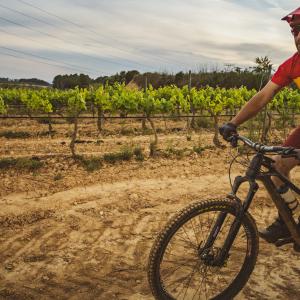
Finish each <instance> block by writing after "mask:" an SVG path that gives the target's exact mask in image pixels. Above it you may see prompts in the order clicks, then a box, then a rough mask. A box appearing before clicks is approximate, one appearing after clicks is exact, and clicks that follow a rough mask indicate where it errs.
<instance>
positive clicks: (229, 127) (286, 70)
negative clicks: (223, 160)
mask: <svg viewBox="0 0 300 300" xmlns="http://www.w3.org/2000/svg"><path fill="white" fill-rule="evenodd" d="M282 20H285V21H287V22H288V24H289V26H290V27H291V32H292V34H293V36H294V41H295V45H296V48H297V52H296V53H295V54H294V55H293V56H292V57H290V58H289V59H287V60H286V61H285V62H284V63H282V64H281V65H280V66H279V68H278V69H277V71H276V72H275V74H274V75H273V77H272V79H271V80H270V81H269V82H268V83H267V84H266V85H265V87H264V88H263V89H262V90H260V91H259V92H258V93H257V94H256V95H254V96H253V97H252V98H251V99H250V101H249V102H247V103H246V104H245V105H244V106H243V107H242V109H241V110H240V111H239V112H238V114H237V115H236V116H235V117H234V118H233V119H232V120H231V121H230V122H229V123H227V124H224V125H223V126H222V127H220V133H221V135H222V136H223V138H224V139H225V140H227V141H228V140H230V138H231V136H232V135H233V134H236V133H237V127H238V126H239V125H241V124H242V123H244V122H245V121H247V120H249V119H250V118H252V117H254V116H255V115H256V114H257V113H258V112H259V111H261V110H262V108H263V107H264V106H266V105H267V104H268V103H269V102H270V101H271V100H272V98H273V97H274V96H275V94H276V93H277V92H278V91H279V90H280V89H281V88H283V87H285V86H287V85H289V84H290V83H291V82H294V83H295V84H296V85H297V87H298V88H300V7H299V8H297V9H296V10H294V11H292V12H291V13H290V14H288V15H287V16H285V17H284V18H282ZM283 146H286V147H293V148H296V149H300V126H298V127H297V128H296V129H295V130H294V131H292V133H291V134H290V135H289V136H288V138H287V139H286V141H285V142H284V144H283ZM273 159H274V161H275V163H274V164H275V167H276V169H277V170H278V171H279V172H280V173H282V174H283V175H285V176H286V177H289V173H290V171H291V170H292V169H293V168H294V167H295V166H296V165H298V164H299V160H297V159H295V158H284V159H283V158H282V157H281V156H280V155H277V156H275V157H274V158H273ZM272 180H273V182H274V184H275V185H276V187H277V188H278V191H279V193H281V195H282V197H283V199H284V200H285V201H286V203H287V205H288V207H289V208H290V210H291V212H292V214H293V216H294V217H295V219H298V220H299V223H300V204H299V202H298V200H297V199H296V198H295V196H294V194H293V193H292V192H291V191H290V190H289V189H288V188H287V187H286V186H284V185H283V182H282V181H281V180H280V179H278V178H277V177H276V178H272ZM259 234H260V237H261V238H263V239H265V240H266V241H268V242H270V243H275V242H276V241H277V240H279V239H285V238H289V237H290V232H289V230H288V229H287V227H286V225H285V223H284V222H283V220H282V218H281V217H280V215H279V214H278V217H277V218H276V220H275V221H274V223H273V224H271V225H270V226H269V227H267V228H266V229H263V230H259Z"/></svg>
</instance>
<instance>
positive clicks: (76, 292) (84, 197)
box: [0, 174, 300, 299]
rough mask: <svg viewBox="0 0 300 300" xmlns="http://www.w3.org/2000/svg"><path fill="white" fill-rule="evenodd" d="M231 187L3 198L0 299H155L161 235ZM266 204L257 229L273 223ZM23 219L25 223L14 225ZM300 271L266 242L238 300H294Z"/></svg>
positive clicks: (119, 187) (199, 181)
mask: <svg viewBox="0 0 300 300" xmlns="http://www.w3.org/2000/svg"><path fill="white" fill-rule="evenodd" d="M228 186H229V185H228V178H227V175H221V176H218V177H217V181H216V175H215V174H210V175H206V176H201V178H199V177H190V178H166V179H164V180H161V179H140V180H137V179H133V180H128V181H122V182H115V183H110V184H97V185H92V186H87V187H78V188H74V189H72V190H68V191H64V192H59V193H56V194H53V195H51V196H47V197H39V198H34V194H32V195H30V194H28V195H25V194H19V195H16V194H15V195H9V196H6V197H3V198H0V204H1V208H2V210H1V212H0V220H2V219H1V218H3V220H4V218H6V219H5V220H6V221H3V225H5V226H2V227H1V228H0V233H1V234H0V236H1V241H2V243H1V245H0V253H1V254H0V262H1V266H0V274H1V275H0V281H1V285H0V286H1V287H0V297H3V298H5V297H6V298H8V299H9V298H11V299H41V295H43V299H53V298H56V299H80V298H82V299H152V297H151V295H150V291H149V288H148V284H147V279H146V264H147V258H148V254H149V251H150V247H151V246H152V243H153V238H154V237H155V235H156V234H157V232H158V231H159V230H160V228H162V226H163V225H164V224H165V222H166V220H167V219H168V218H169V217H170V216H171V215H172V214H173V213H174V212H175V211H177V210H179V209H180V208H182V207H184V206H185V205H187V204H188V203H190V202H191V201H195V200H197V199H207V198H213V197H216V195H219V196H224V195H225V194H226V192H228ZM30 197H33V198H32V199H30V200H29V199H28V198H30ZM263 200H265V194H264V193H260V194H259V195H258V201H257V203H258V204H257V205H256V206H255V205H253V208H252V211H253V212H254V215H255V217H256V219H257V220H258V223H259V224H260V225H263V224H264V220H266V219H267V220H270V218H271V216H273V215H274V211H271V210H270V208H269V207H268V206H267V205H265V204H261V203H262V201H263ZM49 211H51V214H46V212H49ZM37 214H38V215H39V214H40V216H44V218H36V217H34V216H35V215H37ZM19 216H23V218H21V220H22V222H9V220H10V219H11V220H18V217H19ZM24 216H26V217H24ZM299 270H300V261H299V256H297V255H296V254H294V253H293V252H292V250H291V249H290V247H288V246H286V247H285V248H282V249H276V248H274V247H273V246H271V245H267V244H265V243H263V242H261V251H260V256H259V260H258V263H257V266H256V268H255V270H254V273H253V275H252V276H251V279H250V281H249V283H248V285H247V286H246V287H245V289H244V291H243V292H242V293H241V295H239V297H238V298H237V299H271V298H272V299H275V298H276V299H283V298H287V297H288V299H297V298H293V297H295V295H299V293H300V288H299ZM281 297H282V298H281Z"/></svg>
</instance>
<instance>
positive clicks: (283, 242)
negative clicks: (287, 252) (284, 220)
mask: <svg viewBox="0 0 300 300" xmlns="http://www.w3.org/2000/svg"><path fill="white" fill-rule="evenodd" d="M293 242H294V240H293V238H292V237H288V238H284V239H279V240H277V241H276V242H275V243H274V245H275V246H276V247H281V246H283V245H286V244H290V243H293Z"/></svg>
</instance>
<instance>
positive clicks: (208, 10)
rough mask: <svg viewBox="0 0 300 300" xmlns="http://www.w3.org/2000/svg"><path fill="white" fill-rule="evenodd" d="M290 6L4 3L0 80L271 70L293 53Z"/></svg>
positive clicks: (88, 0)
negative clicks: (268, 65)
mask: <svg viewBox="0 0 300 300" xmlns="http://www.w3.org/2000/svg"><path fill="white" fill-rule="evenodd" d="M298 6H300V5H299V2H298V1H295V0H293V1H292V0H209V1H207V0H184V1H183V0H151V1H148V0H147V1H146V0H51V1H40V0H39V1H38V0H1V1H0V37H1V38H0V65H1V68H0V77H8V78H12V79H16V78H39V79H43V80H46V81H48V82H52V80H53V78H54V76H56V75H58V74H74V73H84V74H88V75H89V76H90V77H91V78H97V77H99V76H103V75H112V74H115V73H117V72H120V71H128V70H138V71H139V72H141V73H144V72H154V71H158V72H168V73H174V74H175V73H177V72H179V71H183V72H187V71H188V70H192V71H193V72H198V71H200V70H218V69H224V68H230V67H232V66H237V67H249V66H253V65H254V61H255V58H256V57H262V56H266V55H267V56H268V57H269V58H270V59H271V62H272V63H273V64H274V67H275V68H276V67H278V65H280V64H281V63H282V62H283V61H284V60H286V59H287V58H289V57H290V56H291V55H292V54H293V53H295V51H296V48H295V46H294V41H293V37H292V35H291V33H290V29H289V26H288V24H287V23H286V22H285V21H281V20H280V19H281V18H282V17H284V16H285V15H287V14H288V13H289V12H291V11H293V10H294V9H296V8H297V7H298Z"/></svg>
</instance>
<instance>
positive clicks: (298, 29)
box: [291, 24, 300, 37]
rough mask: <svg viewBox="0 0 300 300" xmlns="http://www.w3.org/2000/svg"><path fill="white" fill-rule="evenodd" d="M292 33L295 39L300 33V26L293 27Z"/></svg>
mask: <svg viewBox="0 0 300 300" xmlns="http://www.w3.org/2000/svg"><path fill="white" fill-rule="evenodd" d="M291 32H292V35H293V36H294V37H297V36H298V34H299V32H300V24H299V25H295V26H293V27H292V29H291Z"/></svg>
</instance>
